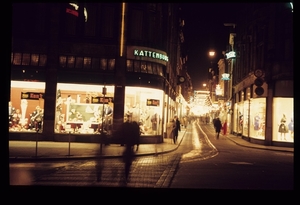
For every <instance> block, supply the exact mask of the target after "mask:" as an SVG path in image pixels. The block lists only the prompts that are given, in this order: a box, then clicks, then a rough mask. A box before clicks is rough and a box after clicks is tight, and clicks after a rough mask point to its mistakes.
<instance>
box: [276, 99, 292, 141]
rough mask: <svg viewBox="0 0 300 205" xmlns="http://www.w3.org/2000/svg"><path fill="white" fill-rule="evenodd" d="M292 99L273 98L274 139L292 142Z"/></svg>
mask: <svg viewBox="0 0 300 205" xmlns="http://www.w3.org/2000/svg"><path fill="white" fill-rule="evenodd" d="M293 100H294V99H293V98H280V97H276V98H274V100H273V110H274V112H273V123H272V124H273V126H272V127H273V128H272V135H273V140H274V141H283V142H294V101H293Z"/></svg>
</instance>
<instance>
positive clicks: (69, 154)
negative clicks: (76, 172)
mask: <svg viewBox="0 0 300 205" xmlns="http://www.w3.org/2000/svg"><path fill="white" fill-rule="evenodd" d="M68 156H71V132H69V152H68Z"/></svg>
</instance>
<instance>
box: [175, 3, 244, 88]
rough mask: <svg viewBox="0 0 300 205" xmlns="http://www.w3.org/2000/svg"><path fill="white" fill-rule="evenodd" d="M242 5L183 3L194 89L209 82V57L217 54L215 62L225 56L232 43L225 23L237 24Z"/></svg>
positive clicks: (184, 30)
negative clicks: (237, 13)
mask: <svg viewBox="0 0 300 205" xmlns="http://www.w3.org/2000/svg"><path fill="white" fill-rule="evenodd" d="M242 5H243V4H234V3H183V4H181V8H182V13H183V18H184V20H185V26H184V28H183V33H184V37H185V43H186V46H187V52H188V61H187V66H188V73H189V75H190V76H191V79H192V84H193V88H194V89H195V90H200V89H203V83H206V82H207V78H208V70H209V68H210V67H211V59H210V57H209V55H208V53H209V51H210V50H211V49H213V50H214V51H215V52H216V57H215V58H214V63H215V68H216V69H217V65H216V63H217V62H218V60H219V59H220V58H221V57H222V51H225V50H226V47H227V45H228V43H229V32H230V30H229V29H230V28H229V27H226V26H224V23H235V11H236V9H237V8H238V7H239V6H242Z"/></svg>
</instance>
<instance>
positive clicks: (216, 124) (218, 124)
mask: <svg viewBox="0 0 300 205" xmlns="http://www.w3.org/2000/svg"><path fill="white" fill-rule="evenodd" d="M214 127H215V130H216V133H217V139H219V135H220V132H221V128H222V123H221V120H220V118H218V117H217V119H215V121H214Z"/></svg>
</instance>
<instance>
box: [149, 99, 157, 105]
mask: <svg viewBox="0 0 300 205" xmlns="http://www.w3.org/2000/svg"><path fill="white" fill-rule="evenodd" d="M147 106H159V100H155V99H147Z"/></svg>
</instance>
